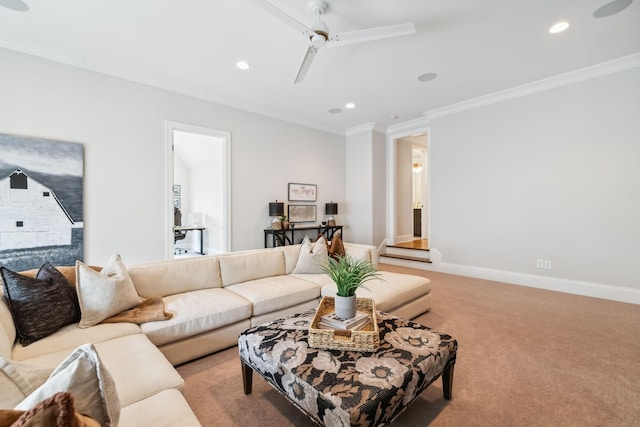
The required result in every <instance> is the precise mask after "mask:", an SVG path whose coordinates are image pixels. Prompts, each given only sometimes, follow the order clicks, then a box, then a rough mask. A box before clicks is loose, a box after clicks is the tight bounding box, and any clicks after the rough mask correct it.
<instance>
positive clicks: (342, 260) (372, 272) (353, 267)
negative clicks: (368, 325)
mask: <svg viewBox="0 0 640 427" xmlns="http://www.w3.org/2000/svg"><path fill="white" fill-rule="evenodd" d="M322 270H323V271H324V272H325V273H326V274H327V275H328V276H329V278H330V279H331V280H333V281H334V283H335V284H336V286H337V287H338V292H337V293H336V296H335V299H334V301H335V309H336V316H338V317H339V318H341V319H351V318H352V317H354V316H355V315H356V290H357V289H358V288H359V287H363V288H365V289H366V287H365V286H363V284H364V283H365V282H368V281H369V280H373V279H378V278H380V273H379V272H378V271H377V270H376V269H375V267H373V265H371V263H370V262H369V261H367V260H364V259H361V258H354V257H351V256H348V255H347V256H342V257H339V258H338V259H333V258H329V262H328V263H327V264H326V265H325V266H323V267H322Z"/></svg>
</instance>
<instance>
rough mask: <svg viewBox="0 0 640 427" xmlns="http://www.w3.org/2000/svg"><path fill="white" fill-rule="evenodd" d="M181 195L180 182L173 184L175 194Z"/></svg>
mask: <svg viewBox="0 0 640 427" xmlns="http://www.w3.org/2000/svg"><path fill="white" fill-rule="evenodd" d="M181 195H182V187H180V184H175V185H174V186H173V196H174V197H178V196H181Z"/></svg>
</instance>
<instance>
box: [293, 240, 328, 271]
mask: <svg viewBox="0 0 640 427" xmlns="http://www.w3.org/2000/svg"><path fill="white" fill-rule="evenodd" d="M328 257H329V253H328V252H327V242H326V241H325V240H324V237H320V238H318V240H317V241H316V242H315V243H313V244H312V243H311V240H309V236H305V237H304V239H303V240H302V245H301V246H300V254H299V255H298V263H297V264H296V268H295V269H294V270H293V272H294V273H303V274H318V273H324V271H322V267H324V266H325V265H327V263H328V262H329V261H328Z"/></svg>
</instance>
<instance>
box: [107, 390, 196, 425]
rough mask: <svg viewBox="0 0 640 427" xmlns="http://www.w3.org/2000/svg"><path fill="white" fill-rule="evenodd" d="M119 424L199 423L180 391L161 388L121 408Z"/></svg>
mask: <svg viewBox="0 0 640 427" xmlns="http://www.w3.org/2000/svg"><path fill="white" fill-rule="evenodd" d="M120 425H122V426H127V427H148V426H153V427H174V426H180V427H199V426H200V425H201V424H200V422H199V421H198V419H197V418H196V416H195V414H194V413H193V411H192V410H191V408H190V407H189V404H188V403H187V401H186V400H185V398H184V396H183V395H182V393H180V392H179V391H177V390H175V389H169V390H163V391H161V392H160V393H157V394H154V395H153V396H150V397H148V398H146V399H144V400H140V401H138V402H136V403H133V404H131V405H128V406H125V407H123V408H122V412H121V413H120Z"/></svg>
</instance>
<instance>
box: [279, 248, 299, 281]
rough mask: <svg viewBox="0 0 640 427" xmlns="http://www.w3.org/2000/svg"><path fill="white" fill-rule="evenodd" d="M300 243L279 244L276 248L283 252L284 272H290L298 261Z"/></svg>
mask: <svg viewBox="0 0 640 427" xmlns="http://www.w3.org/2000/svg"><path fill="white" fill-rule="evenodd" d="M300 246H301V245H300V244H297V245H287V246H279V247H278V250H280V251H282V253H283V254H284V265H285V267H284V268H285V274H291V273H292V272H293V270H294V269H295V268H296V264H297V263H298V255H300Z"/></svg>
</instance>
